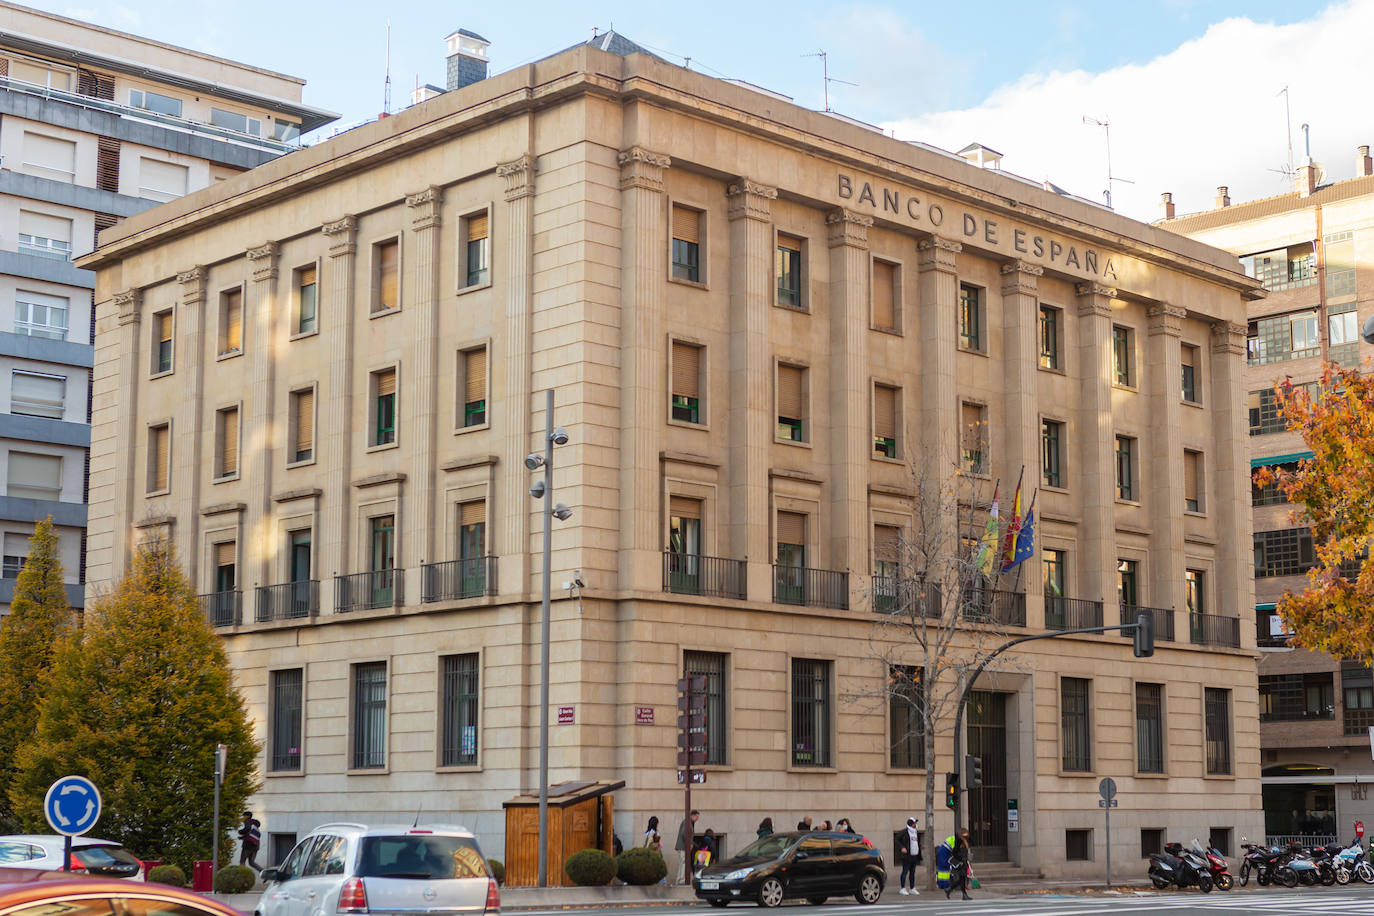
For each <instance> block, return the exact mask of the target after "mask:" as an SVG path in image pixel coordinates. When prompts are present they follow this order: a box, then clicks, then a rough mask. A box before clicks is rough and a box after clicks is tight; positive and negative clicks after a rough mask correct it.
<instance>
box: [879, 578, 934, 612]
mask: <svg viewBox="0 0 1374 916" xmlns="http://www.w3.org/2000/svg"><path fill="white" fill-rule="evenodd" d="M940 600H941V592H940V586H939V585H936V584H935V583H933V582H924V581H922V580H920V579H912V578H910V577H907V576H874V577H873V612H874V613H875V614H889V615H894V614H906V613H909V612H911V611H919V613H920V616H922V617H925V618H926V619H928V620H939V619H940V617H941V616H942V615H943V611H944V609H943V607H942V606H941V604H940Z"/></svg>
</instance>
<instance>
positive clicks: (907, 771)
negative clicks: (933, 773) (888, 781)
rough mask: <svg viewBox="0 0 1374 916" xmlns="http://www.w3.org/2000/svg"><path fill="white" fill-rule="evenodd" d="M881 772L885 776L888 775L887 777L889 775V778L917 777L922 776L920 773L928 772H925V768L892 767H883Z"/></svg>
mask: <svg viewBox="0 0 1374 916" xmlns="http://www.w3.org/2000/svg"><path fill="white" fill-rule="evenodd" d="M883 772H884V773H885V774H888V775H891V776H919V775H920V774H922V773H925V772H928V770H927V768H926V767H894V766H889V767H885V768H884V769H883Z"/></svg>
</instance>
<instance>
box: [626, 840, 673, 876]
mask: <svg viewBox="0 0 1374 916" xmlns="http://www.w3.org/2000/svg"><path fill="white" fill-rule="evenodd" d="M615 875H616V877H617V878H619V879H620V880H621V881H624V882H625V883H626V884H638V885H646V884H657V883H658V882H660V881H662V880H663V879H664V878H666V877H668V863H667V862H664V861H663V855H662V854H661V853H659V852H656V851H654V850H652V849H650V848H649V847H647V846H632V847H631V848H629V849H627V850H625V851H624V852H622V853H621V854H620V855H618V856H616V857H615Z"/></svg>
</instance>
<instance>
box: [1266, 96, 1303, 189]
mask: <svg viewBox="0 0 1374 916" xmlns="http://www.w3.org/2000/svg"><path fill="white" fill-rule="evenodd" d="M1274 95H1276V96H1280V95H1281V96H1283V127H1284V130H1285V131H1287V133H1288V162H1287V164H1286V165H1284V166H1283V167H1282V168H1277V169H1270V170H1269V171H1271V172H1277V173H1278V174H1280V175H1282V176H1283V177H1284V178H1285V179H1287V180H1288V181H1292V180H1293V177H1294V176H1295V175H1297V171H1296V170H1295V169H1294V167H1293V111H1292V108H1291V107H1290V104H1289V97H1288V87H1287V86H1284V87H1283V88H1282V89H1280V90H1279V91H1278V92H1276V93H1274Z"/></svg>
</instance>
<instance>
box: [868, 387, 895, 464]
mask: <svg viewBox="0 0 1374 916" xmlns="http://www.w3.org/2000/svg"><path fill="white" fill-rule="evenodd" d="M873 453H874V454H875V455H881V456H882V457H884V458H896V457H897V389H896V388H893V387H891V386H890V385H874V386H873Z"/></svg>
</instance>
